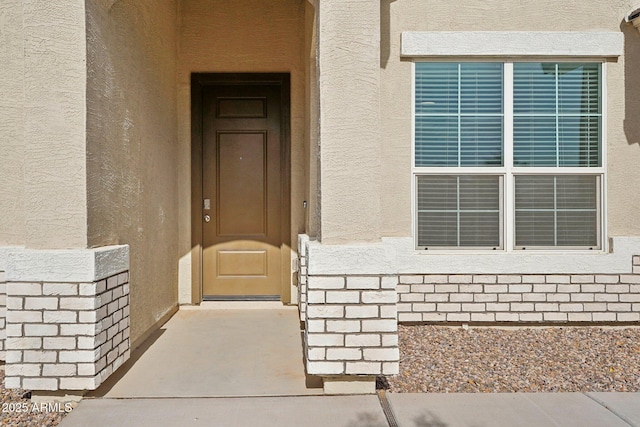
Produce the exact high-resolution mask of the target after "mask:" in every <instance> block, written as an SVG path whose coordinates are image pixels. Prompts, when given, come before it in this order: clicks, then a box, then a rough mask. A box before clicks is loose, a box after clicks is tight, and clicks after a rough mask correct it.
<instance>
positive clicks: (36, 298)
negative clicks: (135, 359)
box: [5, 272, 129, 390]
mask: <svg viewBox="0 0 640 427" xmlns="http://www.w3.org/2000/svg"><path fill="white" fill-rule="evenodd" d="M7 291H8V293H7V307H8V312H7V341H6V347H7V354H6V368H5V385H6V386H7V388H24V389H30V390H94V389H96V388H97V387H98V386H99V385H100V384H102V382H103V381H104V380H105V379H106V378H107V377H108V376H109V375H111V373H112V372H113V371H114V370H115V369H117V368H118V367H119V366H120V365H122V363H124V361H126V360H127V359H128V358H129V273H128V272H123V273H120V274H117V275H114V276H111V277H109V278H107V279H104V280H100V281H98V282H92V283H46V282H38V283H10V284H9V286H8V287H7Z"/></svg>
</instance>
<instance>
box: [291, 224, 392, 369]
mask: <svg viewBox="0 0 640 427" xmlns="http://www.w3.org/2000/svg"><path fill="white" fill-rule="evenodd" d="M308 245H309V238H308V237H307V236H304V235H303V236H300V237H299V239H298V254H299V266H300V268H299V271H298V292H299V295H298V304H299V307H300V319H301V320H302V321H304V322H305V331H304V340H305V358H306V363H307V372H308V373H309V374H311V375H318V376H323V377H336V376H343V375H344V376H367V377H370V376H374V375H380V374H387V375H392V374H397V373H398V360H399V350H398V319H397V310H396V302H397V294H396V286H397V284H398V276H395V275H371V276H368V275H309V274H308V272H309V257H308Z"/></svg>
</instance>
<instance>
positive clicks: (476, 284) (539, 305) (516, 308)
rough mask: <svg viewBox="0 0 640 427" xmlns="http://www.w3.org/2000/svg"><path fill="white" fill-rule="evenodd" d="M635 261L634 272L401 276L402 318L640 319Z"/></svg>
mask: <svg viewBox="0 0 640 427" xmlns="http://www.w3.org/2000/svg"><path fill="white" fill-rule="evenodd" d="M630 261H631V260H630ZM630 264H631V265H630V266H629V267H630V268H629V274H523V275H519V274H508V275H507V274H482V275H478V274H476V275H472V274H460V275H444V274H426V275H401V276H400V279H399V284H398V287H397V292H398V320H399V321H400V322H520V323H527V322H545V323H548V322H595V323H606V322H616V323H619V322H639V321H640V256H633V259H632V262H630Z"/></svg>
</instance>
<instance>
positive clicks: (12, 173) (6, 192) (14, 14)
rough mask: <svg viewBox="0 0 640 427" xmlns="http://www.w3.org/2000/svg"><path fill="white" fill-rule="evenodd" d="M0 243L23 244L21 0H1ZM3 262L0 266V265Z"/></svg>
mask: <svg viewBox="0 0 640 427" xmlns="http://www.w3.org/2000/svg"><path fill="white" fill-rule="evenodd" d="M0 22H2V25H0V63H1V64H2V72H1V73H0V87H2V92H3V96H2V97H0V117H1V118H2V119H0V141H2V142H1V144H0V146H1V150H2V161H0V188H1V189H2V190H1V191H0V246H4V245H24V243H25V222H24V202H23V200H24V197H23V191H24V188H23V184H22V172H23V167H24V125H23V118H24V95H23V91H22V89H23V84H24V74H23V72H24V33H23V28H22V0H6V1H3V2H1V3H0ZM2 267H3V266H0V269H2Z"/></svg>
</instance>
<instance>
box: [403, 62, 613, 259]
mask: <svg viewBox="0 0 640 427" xmlns="http://www.w3.org/2000/svg"><path fill="white" fill-rule="evenodd" d="M424 62H455V63H463V62H471V63H478V62H499V63H501V64H503V88H502V89H503V94H502V95H503V141H502V143H503V153H502V154H503V164H502V166H483V167H464V166H458V167H417V166H416V105H415V102H416V64H417V63H424ZM519 62H535V63H539V62H550V63H570V62H576V63H598V64H600V91H601V94H600V96H601V106H600V109H601V125H600V151H601V152H600V153H599V154H600V159H601V163H600V166H598V167H564V166H561V167H522V166H519V167H516V166H514V165H513V154H514V152H513V151H514V141H513V134H514V133H513V132H514V110H513V107H514V101H513V97H514V73H513V64H514V63H519ZM606 65H607V61H606V60H605V59H604V58H585V57H580V58H566V57H550V58H546V57H544V58H540V57H536V58H514V59H505V58H483V57H474V58H464V59H461V58H456V57H451V58H446V57H444V58H443V57H440V58H414V59H413V60H412V61H411V216H412V217H411V227H412V229H411V233H412V236H413V241H414V249H415V250H417V251H420V252H430V253H433V252H444V253H446V252H455V253H460V252H463V251H469V252H478V251H481V252H484V253H486V252H525V251H535V252H536V253H539V252H544V251H549V252H558V251H569V252H571V251H576V252H598V251H602V252H606V251H608V239H607V238H606V236H607V202H606V200H607V192H606V188H607V173H606V168H607V167H606V165H607V116H608V114H607V113H608V107H607V106H608V102H607V67H606ZM420 175H501V177H502V178H501V196H502V198H501V213H500V221H501V230H500V231H501V233H500V234H501V236H500V243H501V244H500V247H495V248H494V247H444V246H437V247H424V246H422V247H421V246H419V245H418V193H417V191H418V185H417V181H418V176H420ZM517 175H595V176H597V177H599V179H598V184H597V187H596V197H597V209H598V210H597V223H596V235H597V246H595V247H588V246H529V247H523V246H516V245H515V220H516V218H515V176H517Z"/></svg>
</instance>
